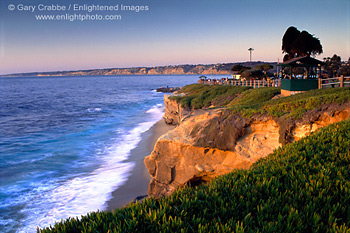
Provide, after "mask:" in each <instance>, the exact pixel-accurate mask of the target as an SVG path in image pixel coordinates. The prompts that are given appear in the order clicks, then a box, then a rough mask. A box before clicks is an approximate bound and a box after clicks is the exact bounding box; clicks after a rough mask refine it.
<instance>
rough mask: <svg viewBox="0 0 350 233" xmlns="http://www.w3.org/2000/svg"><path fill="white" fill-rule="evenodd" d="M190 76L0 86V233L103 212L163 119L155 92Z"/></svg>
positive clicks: (18, 81)
mask: <svg viewBox="0 0 350 233" xmlns="http://www.w3.org/2000/svg"><path fill="white" fill-rule="evenodd" d="M197 80H198V75H194V76H109V77H33V78H28V77H27V78H23V77H15V78H0V232H4V233H5V232H36V227H37V226H39V227H45V226H49V225H50V224H53V223H54V222H55V221H60V220H61V219H62V218H63V219H65V218H68V217H74V216H80V215H84V214H86V213H88V212H91V211H96V210H98V209H99V210H104V209H105V208H106V202H107V201H108V200H109V199H110V198H111V197H112V196H111V193H112V192H113V191H114V190H116V189H117V188H118V187H119V186H121V185H122V184H123V183H124V182H127V180H128V176H129V174H130V172H131V171H132V169H133V167H134V164H133V163H132V162H128V157H129V155H130V151H131V150H132V149H133V148H135V147H136V146H137V144H138V143H139V141H140V140H141V134H142V133H143V132H146V131H147V130H149V129H150V128H151V127H152V125H154V124H155V123H156V122H157V121H159V120H160V119H161V118H162V115H163V111H164V105H163V93H157V92H156V91H155V89H156V88H157V87H159V86H166V85H169V86H184V85H187V84H191V83H194V82H196V81H197Z"/></svg>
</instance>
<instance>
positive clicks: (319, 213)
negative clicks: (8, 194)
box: [42, 120, 350, 232]
mask: <svg viewBox="0 0 350 233" xmlns="http://www.w3.org/2000/svg"><path fill="white" fill-rule="evenodd" d="M349 148H350V121H349V120H348V121H343V122H341V123H338V124H334V125H330V126H328V127H325V128H323V129H321V130H320V131H318V132H317V133H313V134H312V135H311V136H309V137H306V138H304V139H302V140H300V141H298V142H297V143H293V144H289V145H287V146H284V147H282V148H280V149H278V150H276V151H275V152H274V153H273V154H271V155H269V156H268V157H266V158H265V159H261V160H259V161H258V162H257V163H255V164H254V165H253V166H252V168H251V169H250V170H237V171H234V172H232V173H229V174H227V175H224V176H221V177H219V178H217V179H214V180H213V181H212V182H210V183H209V184H206V185H203V186H200V187H196V188H193V189H191V188H186V189H183V190H178V191H177V192H175V193H174V194H173V195H171V196H170V197H166V198H163V199H160V200H154V199H148V200H146V201H144V202H143V203H137V204H131V205H130V206H129V207H127V208H123V209H117V210H115V211H114V212H97V213H91V214H89V215H87V216H83V217H82V218H81V220H77V219H69V220H66V221H65V222H61V223H57V224H56V225H55V226H54V227H52V228H51V229H45V230H42V232H108V230H110V232H349V231H350V149H349Z"/></svg>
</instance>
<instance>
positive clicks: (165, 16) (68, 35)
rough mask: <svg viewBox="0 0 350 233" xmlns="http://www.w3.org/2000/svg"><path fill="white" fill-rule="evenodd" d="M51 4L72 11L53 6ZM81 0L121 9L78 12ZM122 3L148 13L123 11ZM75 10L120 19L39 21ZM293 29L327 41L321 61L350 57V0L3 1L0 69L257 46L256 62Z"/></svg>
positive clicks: (73, 66) (213, 58) (194, 58)
mask: <svg viewBox="0 0 350 233" xmlns="http://www.w3.org/2000/svg"><path fill="white" fill-rule="evenodd" d="M40 4H41V5H40ZM52 4H53V5H54V6H56V5H57V4H58V5H60V6H65V7H66V8H67V9H66V10H61V11H57V10H52V9H51V11H50V9H47V7H49V8H50V7H52ZM74 4H79V5H80V6H83V4H86V6H92V5H100V6H116V5H118V11H116V10H115V11H93V12H90V13H89V12H87V11H75V10H74V9H73V7H74ZM122 4H123V5H133V6H147V7H148V10H147V11H140V12H135V11H122V10H121V5H122ZM39 5H40V6H39ZM69 5H71V8H70V10H68V7H69ZM23 6H35V7H36V8H35V10H34V12H31V11H25V10H24V9H23ZM44 6H45V7H46V9H43V8H44ZM11 7H12V8H14V10H12V8H11ZM38 7H39V8H40V9H38ZM9 9H11V10H9ZM28 9H29V10H30V9H31V8H28ZM74 14H75V15H76V17H79V16H78V15H79V14H81V15H84V16H85V15H86V14H89V15H90V17H91V15H93V16H95V15H96V14H98V15H100V16H101V17H103V18H102V19H104V17H106V15H108V16H109V15H116V16H117V17H119V16H118V15H120V17H121V20H94V21H92V20H90V21H88V20H86V21H79V20H76V21H72V22H71V21H65V20H55V21H49V20H47V21H43V20H37V19H36V15H63V16H62V17H68V16H69V15H74ZM289 26H295V27H297V28H298V29H299V30H300V31H301V30H306V31H308V32H310V33H311V34H313V35H315V36H316V37H317V38H319V39H320V41H321V44H322V45H323V50H324V53H323V54H321V55H320V56H318V57H317V58H318V59H321V60H322V59H323V58H324V57H328V56H332V55H333V54H337V55H339V56H341V58H342V60H347V59H348V58H349V57H350V0H332V1H330V0H119V1H118V0H114V1H110V0H84V1H83V0H0V74H9V73H20V72H35V71H40V72H41V71H62V70H78V69H94V68H113V67H133V66H159V65H177V64H209V63H223V62H225V63H226V62H240V61H248V60H249V52H248V48H250V47H252V48H254V51H253V60H255V61H257V60H260V61H277V59H278V58H279V59H280V60H282V57H283V54H282V51H281V40H282V37H283V34H284V32H285V31H286V29H287V28H288V27H289Z"/></svg>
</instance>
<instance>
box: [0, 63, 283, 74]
mask: <svg viewBox="0 0 350 233" xmlns="http://www.w3.org/2000/svg"><path fill="white" fill-rule="evenodd" d="M263 63H266V62H262V61H256V62H252V63H251V66H256V65H259V64H263ZM268 63H269V64H271V65H272V66H273V67H274V68H275V67H276V64H277V63H276V62H268ZM236 64H242V65H244V66H249V65H250V63H249V62H236V63H217V64H207V65H203V64H199V65H190V64H186V65H168V66H154V67H130V68H108V69H91V70H75V71H54V72H31V73H17V74H7V75H0V77H15V76H16V77H18V76H20V77H33V76H34V77H35V76H37V77H39V76H44V77H45V76H107V75H171V74H174V75H175V74H177V75H194V74H206V75H211V74H213V75H220V74H222V75H227V74H230V71H231V68H232V67H233V66H234V65H236Z"/></svg>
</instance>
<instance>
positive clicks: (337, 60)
mask: <svg viewBox="0 0 350 233" xmlns="http://www.w3.org/2000/svg"><path fill="white" fill-rule="evenodd" d="M323 60H324V63H325V65H324V68H325V70H326V71H327V73H328V75H329V76H330V77H334V76H335V75H338V73H339V68H340V66H341V57H340V56H338V55H337V54H334V55H333V57H327V58H323Z"/></svg>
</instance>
